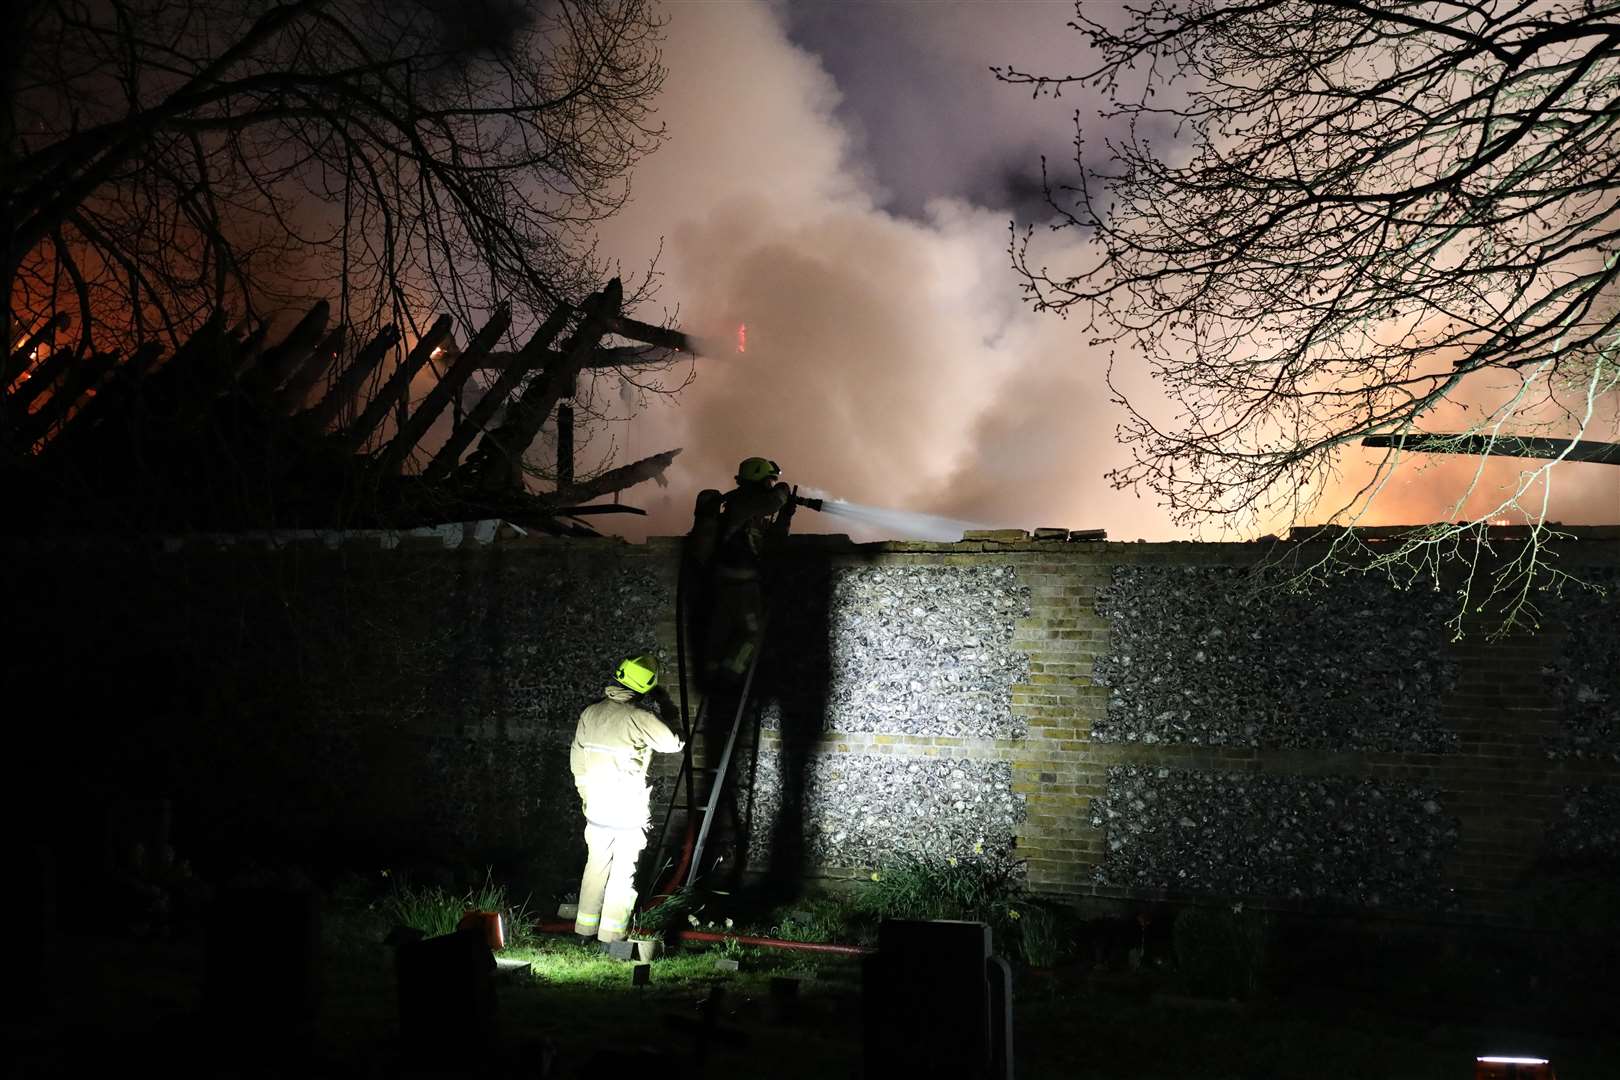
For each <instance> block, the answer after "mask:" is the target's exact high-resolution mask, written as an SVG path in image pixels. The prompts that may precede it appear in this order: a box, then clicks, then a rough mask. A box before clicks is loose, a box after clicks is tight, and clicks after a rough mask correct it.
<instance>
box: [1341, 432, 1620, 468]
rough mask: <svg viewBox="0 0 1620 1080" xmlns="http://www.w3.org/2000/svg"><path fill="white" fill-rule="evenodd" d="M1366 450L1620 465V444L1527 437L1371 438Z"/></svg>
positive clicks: (1432, 435) (1364, 442) (1434, 435)
mask: <svg viewBox="0 0 1620 1080" xmlns="http://www.w3.org/2000/svg"><path fill="white" fill-rule="evenodd" d="M1361 445H1362V446H1372V447H1378V448H1380V449H1396V450H1409V451H1413V452H1416V453H1420V454H1472V455H1475V456H1484V455H1489V456H1491V457H1522V458H1559V457H1561V458H1563V459H1564V460H1565V461H1590V462H1596V463H1598V464H1603V465H1620V443H1612V442H1592V441H1590V440H1580V439H1576V440H1571V439H1544V438H1531V437H1529V436H1523V435H1497V436H1490V435H1467V434H1459V435H1442V434H1439V433H1424V434H1414V435H1368V436H1367V437H1366V438H1364V439H1362V440H1361Z"/></svg>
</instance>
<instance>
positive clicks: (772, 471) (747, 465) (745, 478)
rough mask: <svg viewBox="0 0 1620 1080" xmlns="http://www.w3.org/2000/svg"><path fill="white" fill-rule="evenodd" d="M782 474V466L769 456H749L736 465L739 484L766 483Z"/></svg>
mask: <svg viewBox="0 0 1620 1080" xmlns="http://www.w3.org/2000/svg"><path fill="white" fill-rule="evenodd" d="M781 475H782V466H780V465H778V464H777V463H776V462H774V461H772V460H771V459H770V458H762V457H751V458H748V459H746V460H745V461H744V462H743V463H742V464H741V465H738V466H737V482H738V483H739V484H766V483H770V482H771V481H772V480H775V479H776V478H777V477H778V476H781Z"/></svg>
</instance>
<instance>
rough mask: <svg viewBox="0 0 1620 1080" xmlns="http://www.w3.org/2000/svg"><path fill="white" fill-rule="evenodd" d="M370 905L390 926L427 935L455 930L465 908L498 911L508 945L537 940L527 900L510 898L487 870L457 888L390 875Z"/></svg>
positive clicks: (519, 945)
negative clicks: (479, 879)
mask: <svg viewBox="0 0 1620 1080" xmlns="http://www.w3.org/2000/svg"><path fill="white" fill-rule="evenodd" d="M371 906H372V910H374V911H375V913H376V915H377V917H378V918H379V919H381V920H382V921H384V922H386V923H387V924H388V925H389V926H390V927H392V926H408V927H410V928H412V929H413V930H420V931H421V932H422V933H423V934H425V935H427V936H428V937H438V936H439V935H441V934H451V933H454V932H455V930H456V924H457V923H459V922H460V921H461V917H462V915H464V914H466V913H467V912H468V911H498V912H500V913H501V921H502V922H503V924H504V926H505V930H506V943H507V944H508V945H509V946H517V947H521V946H525V945H531V944H533V943H534V942H535V941H536V940H538V938H537V936H536V934H535V932H534V930H533V923H534V915H533V913H531V912H530V911H529V909H528V902H527V901H526V900H525V901H517V902H514V901H513V900H512V899H510V898H509V897H508V896H507V895H506V888H505V886H503V885H500V884H498V883H496V881H495V880H494V877H493V876H492V874H491V873H490V872H489V871H487V870H486V871H485V873H484V881H483V884H481V885H479V886H477V887H476V888H472V889H467V890H465V891H460V892H457V891H453V890H449V889H444V888H441V887H439V886H437V885H423V886H418V885H413V884H411V882H410V881H409V880H407V879H404V878H392V877H391V878H390V886H389V889H388V891H387V892H386V893H385V894H384V895H383V896H382V897H381V898H380V899H378V900H376V901H375V902H374V903H373V904H372V905H371Z"/></svg>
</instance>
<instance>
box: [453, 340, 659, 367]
mask: <svg viewBox="0 0 1620 1080" xmlns="http://www.w3.org/2000/svg"><path fill="white" fill-rule="evenodd" d="M674 351H675V350H672V349H667V348H664V347H663V346H662V345H615V346H613V347H612V348H609V349H595V350H593V351H592V352H591V355H590V356H588V357H586V358H585V362H584V363H583V364H581V365H580V366H579V369H580V370H581V371H600V370H604V369H607V368H618V367H639V366H641V365H644V364H664V363H668V362H669V359H670V357H671V355H673V353H674ZM517 355H518V354H517V353H510V352H492V353H490V354H489V355H488V356H486V357H485V358H484V362H483V364H481V365H480V366H481V367H483V368H498V369H501V370H505V368H506V365H507V364H508V363H510V362H511V361H512V359H513V358H514V357H516V356H517ZM562 358H563V355H562V353H560V352H555V351H551V350H547V351H546V352H545V353H543V354H542V355H541V356H540V357H539V358H538V364H537V365H536V366H538V367H555V366H557V365H558V364H559V363H561V362H562Z"/></svg>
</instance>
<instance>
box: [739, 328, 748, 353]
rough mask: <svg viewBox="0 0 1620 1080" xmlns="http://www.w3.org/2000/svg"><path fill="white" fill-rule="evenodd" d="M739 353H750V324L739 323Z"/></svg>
mask: <svg viewBox="0 0 1620 1080" xmlns="http://www.w3.org/2000/svg"><path fill="white" fill-rule="evenodd" d="M737 351H738V352H747V351H748V324H747V323H738V324H737Z"/></svg>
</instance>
